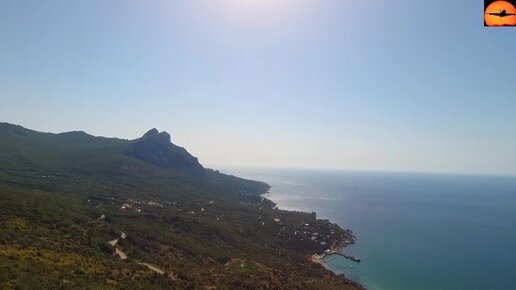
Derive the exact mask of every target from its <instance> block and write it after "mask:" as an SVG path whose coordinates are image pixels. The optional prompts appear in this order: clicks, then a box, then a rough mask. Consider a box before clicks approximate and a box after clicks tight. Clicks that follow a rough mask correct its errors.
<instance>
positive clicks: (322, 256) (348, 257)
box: [320, 251, 360, 263]
mask: <svg viewBox="0 0 516 290" xmlns="http://www.w3.org/2000/svg"><path fill="white" fill-rule="evenodd" d="M331 255H338V256H342V257H344V258H346V259H349V260H351V261H355V262H357V263H360V259H359V258H358V257H355V256H351V255H348V254H343V253H341V252H337V251H327V252H324V253H323V254H322V255H321V256H320V257H321V259H322V258H324V257H325V256H331Z"/></svg>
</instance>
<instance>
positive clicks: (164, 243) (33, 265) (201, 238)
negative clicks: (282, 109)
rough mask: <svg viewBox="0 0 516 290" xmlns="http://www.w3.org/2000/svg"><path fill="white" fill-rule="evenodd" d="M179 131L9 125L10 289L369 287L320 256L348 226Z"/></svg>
mask: <svg viewBox="0 0 516 290" xmlns="http://www.w3.org/2000/svg"><path fill="white" fill-rule="evenodd" d="M149 136H150V137H149ZM169 138H170V136H169V135H168V134H166V133H165V134H163V133H158V132H157V131H156V130H151V131H149V133H147V134H146V135H145V136H144V137H142V138H140V139H137V140H120V139H110V138H101V137H93V136H90V135H88V134H86V133H84V132H70V133H63V134H48V133H39V132H35V131H31V130H27V129H25V128H22V127H19V126H14V125H10V124H0V288H2V289H56V288H65V289H81V288H88V289H109V288H114V289H361V288H360V286H358V285H356V284H355V283H353V282H351V281H349V280H347V279H345V278H343V277H340V276H337V275H334V274H333V273H331V272H329V271H327V270H325V269H324V268H323V267H322V266H320V265H319V264H315V263H312V262H311V261H310V259H309V257H310V255H311V254H313V253H317V252H321V251H323V250H324V249H326V248H328V245H331V244H335V243H338V242H340V241H342V240H345V239H347V240H352V236H351V234H350V233H349V232H348V231H345V230H342V229H341V228H340V227H338V226H337V225H334V224H331V223H329V222H328V221H324V220H317V219H316V218H315V214H308V213H300V212H287V211H281V210H278V209H276V208H275V205H274V204H273V203H272V202H270V201H269V200H267V199H264V198H262V197H261V196H260V194H262V193H264V192H266V191H267V190H268V189H269V187H268V185H267V184H265V183H261V182H255V181H250V180H245V179H241V178H238V177H234V176H229V175H224V174H221V173H219V172H218V171H213V170H209V169H204V168H203V167H202V166H201V165H200V164H199V163H198V162H197V159H196V158H195V157H193V156H191V155H190V154H189V153H188V152H187V151H186V150H185V149H183V148H181V147H178V146H175V145H173V144H171V143H170V139H169ZM275 219H276V220H275ZM315 232H317V238H316V239H312V234H313V233H315ZM108 241H110V242H111V243H108ZM117 253H118V254H117ZM120 253H121V254H120ZM126 256H127V257H128V258H126V259H125V257H126ZM122 258H124V259H122Z"/></svg>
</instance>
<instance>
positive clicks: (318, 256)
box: [259, 191, 366, 289]
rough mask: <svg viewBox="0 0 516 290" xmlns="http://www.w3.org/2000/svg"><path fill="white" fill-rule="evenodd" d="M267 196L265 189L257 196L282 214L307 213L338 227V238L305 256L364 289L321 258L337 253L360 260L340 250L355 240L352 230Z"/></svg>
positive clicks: (268, 193) (322, 221)
mask: <svg viewBox="0 0 516 290" xmlns="http://www.w3.org/2000/svg"><path fill="white" fill-rule="evenodd" d="M268 196H270V192H269V191H267V192H265V193H261V194H259V197H260V198H262V202H263V201H266V202H267V203H269V204H270V205H271V209H272V210H277V211H279V212H281V213H283V214H287V215H288V214H296V213H303V214H307V215H314V218H315V221H316V222H320V223H326V224H328V225H332V226H334V227H336V228H338V229H339V231H340V232H341V236H340V238H337V239H336V240H335V241H334V242H333V243H332V244H331V246H330V247H324V248H323V249H322V250H320V251H315V253H313V251H312V254H309V255H308V256H307V260H309V261H310V262H311V263H314V264H318V265H320V266H322V267H323V268H324V269H325V270H326V271H328V272H331V273H332V274H334V275H336V276H339V277H341V278H342V279H344V280H346V281H347V282H351V283H353V284H355V285H357V286H359V287H361V288H363V289H366V288H365V287H364V286H363V285H361V284H360V283H358V282H357V281H354V280H352V279H350V278H348V277H346V276H345V275H344V274H342V273H336V272H335V271H334V270H333V269H331V268H330V267H329V266H328V265H327V264H326V262H325V261H324V260H323V258H324V257H325V256H328V255H331V256H336V255H339V256H342V257H343V258H347V259H351V260H354V261H355V262H360V259H358V258H357V257H354V256H350V255H346V254H343V253H342V251H343V250H344V248H345V247H347V246H349V245H352V244H355V242H356V237H355V235H354V233H353V231H352V230H350V229H345V228H342V227H341V226H340V225H338V224H336V223H331V222H330V221H329V219H317V218H316V213H315V212H311V213H310V212H306V211H301V210H288V209H282V208H280V207H279V206H278V205H277V204H276V203H275V202H274V201H272V200H271V199H270V198H268ZM343 233H345V234H346V235H347V236H346V237H344V236H343ZM330 259H331V258H330ZM328 261H329V260H328Z"/></svg>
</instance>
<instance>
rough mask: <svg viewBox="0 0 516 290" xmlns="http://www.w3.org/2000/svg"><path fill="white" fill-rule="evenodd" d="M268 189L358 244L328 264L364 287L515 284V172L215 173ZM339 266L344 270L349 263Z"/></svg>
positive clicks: (446, 289) (438, 289)
mask: <svg viewBox="0 0 516 290" xmlns="http://www.w3.org/2000/svg"><path fill="white" fill-rule="evenodd" d="M225 171H227V172H229V173H233V174H237V175H239V176H243V177H246V178H251V179H255V180H261V181H265V182H267V183H269V184H270V185H271V186H272V189H271V192H270V195H269V196H268V197H269V198H270V199H271V200H273V201H274V202H276V203H277V204H278V206H279V207H280V208H282V209H291V210H302V211H316V212H317V216H318V218H329V219H330V220H331V221H332V222H336V223H338V224H339V225H341V226H342V227H345V228H350V229H352V230H353V231H354V232H355V234H356V237H357V238H358V241H357V243H356V244H355V245H353V246H351V247H348V248H346V249H345V252H346V253H349V254H352V255H356V256H358V257H360V258H361V259H362V262H361V263H355V262H352V261H349V260H346V259H344V258H341V257H337V258H335V259H333V260H331V261H330V262H329V263H328V265H329V266H330V267H331V269H333V270H334V271H335V272H337V273H344V274H345V275H346V276H347V277H349V278H351V279H353V280H355V281H358V282H360V283H361V284H362V285H364V286H365V287H367V288H368V289H371V290H460V289H468V290H476V289H478V290H480V289H491V290H495V289H500V290H502V289H503V290H508V289H516V279H515V276H514V275H515V273H516V272H515V271H516V211H515V210H514V207H515V206H516V178H515V177H495V176H473V175H469V176H465V175H464V176H462V175H438V174H415V173H384V172H352V171H330V170H291V169H288V170H287V169H248V168H246V169H242V168H231V169H227V170H225ZM349 266H353V268H350V267H349Z"/></svg>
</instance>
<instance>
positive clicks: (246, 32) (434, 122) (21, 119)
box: [0, 0, 516, 174]
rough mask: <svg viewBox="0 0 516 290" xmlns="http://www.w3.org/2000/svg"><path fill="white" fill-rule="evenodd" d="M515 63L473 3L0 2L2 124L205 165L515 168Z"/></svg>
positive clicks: (506, 32) (504, 34)
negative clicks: (157, 144) (180, 150)
mask: <svg viewBox="0 0 516 290" xmlns="http://www.w3.org/2000/svg"><path fill="white" fill-rule="evenodd" d="M515 70H516V29H511V28H502V29H500V28H498V29H496V28H484V27H483V1H481V0H475V1H471V0H463V1H459V0H457V1H445V0H435V1H417V0H413V1H405V0H404V1H401V0H377V1H372V0H360V1H358V0H357V1H346V0H340V1H330V0H325V1H315V0H314V1H304V0H291V1H281V0H262V1H259V0H232V1H229V0H227V1H215V0H206V1H191V0H189V1H186V0H185V1H149V0H145V1H143V0H142V1H129V0H123V1H122V0H120V1H115V0H112V1H105V0H98V1H92V0H87V1H70V0H63V1H50V0H49V1H39V0H34V1H24V0H4V1H1V2H0V121H5V122H11V123H16V124H20V125H23V126H25V127H29V128H32V129H36V130H42V131H50V132H62V131H69V130H84V131H87V132H89V133H91V134H94V135H102V136H117V137H121V138H136V137H139V136H140V135H142V134H143V133H145V132H146V131H147V130H148V129H150V128H152V127H157V128H158V129H159V130H166V131H168V132H170V133H171V135H172V139H173V142H174V143H176V144H178V145H181V146H184V147H186V148H187V149H188V150H189V151H190V152H191V153H193V154H194V155H196V156H197V157H199V159H200V161H201V162H202V163H204V164H208V165H215V166H216V165H222V164H230V165H235V164H244V165H268V166H289V167H330V168H346V169H379V170H418V171H442V172H448V171H452V172H480V173H505V174H516V92H515V85H516V74H515Z"/></svg>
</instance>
